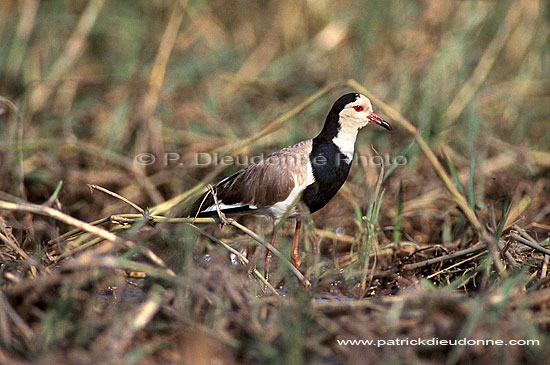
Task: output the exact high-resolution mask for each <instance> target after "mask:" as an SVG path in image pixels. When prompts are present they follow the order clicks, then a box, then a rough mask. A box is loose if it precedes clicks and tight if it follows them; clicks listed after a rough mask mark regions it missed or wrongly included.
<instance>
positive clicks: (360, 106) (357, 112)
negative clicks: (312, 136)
mask: <svg viewBox="0 0 550 365" xmlns="http://www.w3.org/2000/svg"><path fill="white" fill-rule="evenodd" d="M338 104H339V105H338ZM337 105H338V106H339V107H341V108H342V110H341V111H340V113H339V122H340V125H341V126H342V128H355V129H361V128H363V127H364V126H366V125H367V124H369V123H374V124H378V125H379V126H381V127H384V128H386V129H387V130H391V129H392V127H391V126H390V125H389V123H388V122H386V121H385V120H384V119H382V118H380V117H379V116H378V115H376V114H375V113H374V112H373V111H372V104H371V102H370V100H369V98H367V97H366V96H365V95H362V94H358V93H351V94H346V95H344V96H342V97H340V98H339V99H338V100H337V101H336V102H335V103H334V107H336V106H337ZM334 107H333V108H334Z"/></svg>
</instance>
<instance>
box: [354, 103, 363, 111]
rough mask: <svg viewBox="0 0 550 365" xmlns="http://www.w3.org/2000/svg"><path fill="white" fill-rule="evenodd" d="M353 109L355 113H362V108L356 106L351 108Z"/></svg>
mask: <svg viewBox="0 0 550 365" xmlns="http://www.w3.org/2000/svg"><path fill="white" fill-rule="evenodd" d="M353 109H355V111H356V112H362V111H363V106H361V105H356V106H354V107H353Z"/></svg>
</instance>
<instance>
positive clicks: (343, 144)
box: [332, 128, 359, 162]
mask: <svg viewBox="0 0 550 365" xmlns="http://www.w3.org/2000/svg"><path fill="white" fill-rule="evenodd" d="M358 131H359V130H358V129H355V128H340V130H339V131H338V134H337V135H336V137H334V138H333V139H332V142H333V143H334V144H335V145H336V146H337V147H338V149H339V150H340V152H342V153H343V154H344V155H346V157H347V158H348V162H351V161H352V160H353V152H354V151H355V140H356V139H357V132H358Z"/></svg>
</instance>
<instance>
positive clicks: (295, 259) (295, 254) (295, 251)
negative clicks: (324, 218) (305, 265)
mask: <svg viewBox="0 0 550 365" xmlns="http://www.w3.org/2000/svg"><path fill="white" fill-rule="evenodd" d="M301 228H302V220H301V219H300V218H297V219H296V230H295V231H294V241H293V245H292V262H293V263H294V267H295V268H298V266H299V264H298V243H299V241H300V230H301Z"/></svg>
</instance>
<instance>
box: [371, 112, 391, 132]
mask: <svg viewBox="0 0 550 365" xmlns="http://www.w3.org/2000/svg"><path fill="white" fill-rule="evenodd" d="M367 119H368V120H369V122H372V123H374V124H378V125H379V126H381V127H384V128H386V129H387V130H389V131H391V130H392V127H391V125H390V124H389V123H388V122H386V121H385V120H384V119H382V118H380V117H379V116H378V115H376V114H374V113H370V114H369V116H368V117H367Z"/></svg>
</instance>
